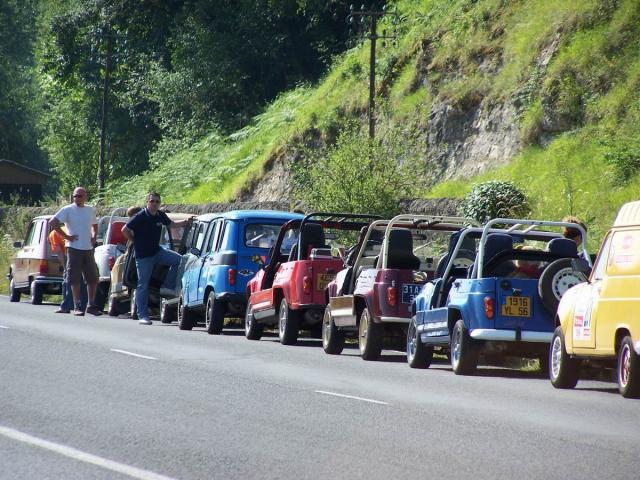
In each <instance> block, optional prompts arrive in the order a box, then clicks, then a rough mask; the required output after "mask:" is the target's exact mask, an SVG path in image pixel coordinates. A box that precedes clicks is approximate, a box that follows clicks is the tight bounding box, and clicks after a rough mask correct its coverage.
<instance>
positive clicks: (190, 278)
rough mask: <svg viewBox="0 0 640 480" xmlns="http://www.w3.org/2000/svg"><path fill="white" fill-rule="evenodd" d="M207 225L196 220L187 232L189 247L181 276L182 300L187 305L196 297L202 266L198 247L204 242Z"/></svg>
mask: <svg viewBox="0 0 640 480" xmlns="http://www.w3.org/2000/svg"><path fill="white" fill-rule="evenodd" d="M207 227H208V222H199V221H196V222H194V224H193V227H192V229H191V230H192V231H191V233H190V234H189V238H190V241H189V249H188V250H187V254H186V255H187V261H186V263H185V270H184V274H183V276H182V281H183V295H184V301H185V303H186V304H187V305H191V304H193V303H194V302H195V301H196V300H197V298H198V295H197V292H198V276H199V275H200V269H201V267H202V257H201V256H200V249H201V248H202V245H203V244H204V237H205V234H206V229H207Z"/></svg>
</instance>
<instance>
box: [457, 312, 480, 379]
mask: <svg viewBox="0 0 640 480" xmlns="http://www.w3.org/2000/svg"><path fill="white" fill-rule="evenodd" d="M451 367H452V368H453V373H455V374H456V375H472V374H473V373H474V372H475V371H476V369H477V368H478V347H477V345H475V344H474V342H473V339H472V338H471V337H470V336H469V331H468V330H467V327H466V326H465V325H464V320H462V319H460V320H458V321H457V322H456V324H455V325H454V327H453V333H452V334H451Z"/></svg>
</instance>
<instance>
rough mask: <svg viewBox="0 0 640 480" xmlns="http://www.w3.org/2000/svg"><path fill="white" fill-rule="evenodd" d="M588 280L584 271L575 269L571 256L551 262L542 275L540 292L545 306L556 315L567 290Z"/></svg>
mask: <svg viewBox="0 0 640 480" xmlns="http://www.w3.org/2000/svg"><path fill="white" fill-rule="evenodd" d="M586 281H587V277H586V276H585V275H584V273H582V272H579V271H577V270H574V269H573V266H572V263H571V259H570V258H561V259H559V260H556V261H554V262H551V263H550V264H549V266H547V268H545V269H544V271H543V272H542V275H540V280H539V281H538V294H539V295H540V299H541V300H542V304H543V305H544V307H545V308H546V309H547V310H548V311H549V313H552V314H553V315H555V314H556V312H557V311H558V304H559V303H560V299H561V298H562V296H563V295H564V294H565V292H566V291H567V290H569V289H570V288H571V287H573V286H575V285H578V284H579V283H582V282H586Z"/></svg>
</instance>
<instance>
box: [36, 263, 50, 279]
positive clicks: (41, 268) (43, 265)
mask: <svg viewBox="0 0 640 480" xmlns="http://www.w3.org/2000/svg"><path fill="white" fill-rule="evenodd" d="M38 272H39V273H40V275H46V274H47V273H49V262H48V261H47V260H40V265H39V266H38Z"/></svg>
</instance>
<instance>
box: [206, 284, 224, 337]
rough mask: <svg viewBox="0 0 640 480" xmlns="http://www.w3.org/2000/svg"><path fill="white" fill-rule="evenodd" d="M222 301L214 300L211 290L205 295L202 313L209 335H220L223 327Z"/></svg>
mask: <svg viewBox="0 0 640 480" xmlns="http://www.w3.org/2000/svg"><path fill="white" fill-rule="evenodd" d="M224 310H225V308H224V303H222V302H221V301H220V300H216V296H215V295H214V293H213V292H211V293H210V294H209V296H208V297H207V308H206V310H205V313H204V322H205V324H206V326H207V333H208V334H209V335H220V334H221V333H222V329H223V328H224Z"/></svg>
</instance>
